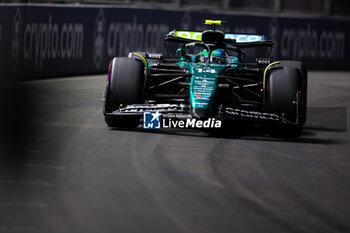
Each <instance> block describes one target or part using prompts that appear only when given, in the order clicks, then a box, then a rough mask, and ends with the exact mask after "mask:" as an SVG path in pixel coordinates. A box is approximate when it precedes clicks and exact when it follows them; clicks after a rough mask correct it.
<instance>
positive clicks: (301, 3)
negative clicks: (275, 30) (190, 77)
mask: <svg viewBox="0 0 350 233" xmlns="http://www.w3.org/2000/svg"><path fill="white" fill-rule="evenodd" d="M0 2H2V3H47V4H49V3H59V4H110V5H125V6H132V7H152V8H165V9H166V8H181V9H191V10H201V11H215V10H221V11H247V12H250V13H252V12H254V13H258V14H271V13H285V14H314V15H327V16H329V15H332V16H349V14H350V2H349V1H347V0H294V1H289V0H245V1H242V0H101V1H100V0H80V1H76V0H51V1H45V0H2V1H0Z"/></svg>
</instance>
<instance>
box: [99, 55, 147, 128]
mask: <svg viewBox="0 0 350 233" xmlns="http://www.w3.org/2000/svg"><path fill="white" fill-rule="evenodd" d="M108 75H109V79H108V81H107V85H106V92H105V102H104V115H105V121H106V124H107V125H108V126H110V127H137V125H138V124H139V121H140V118H139V117H133V116H123V115H119V116H110V115H108V113H112V112H114V111H116V110H118V109H119V108H120V107H123V106H126V105H128V104H143V103H144V96H143V91H144V81H145V76H144V65H143V64H142V62H140V61H139V60H136V59H132V58H124V57H117V58H114V59H113V60H112V62H111V67H110V70H109V74H108Z"/></svg>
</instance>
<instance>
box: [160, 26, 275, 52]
mask: <svg viewBox="0 0 350 233" xmlns="http://www.w3.org/2000/svg"><path fill="white" fill-rule="evenodd" d="M164 41H174V42H180V43H191V42H199V41H202V32H196V31H175V30H174V31H171V32H169V33H168V34H167V35H166V36H165V38H164ZM224 43H226V44H230V45H234V46H236V47H239V48H252V47H273V45H274V43H273V41H272V40H271V39H268V38H266V37H265V36H264V35H256V34H235V33H226V34H225V39H224Z"/></svg>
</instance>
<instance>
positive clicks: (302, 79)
mask: <svg viewBox="0 0 350 233" xmlns="http://www.w3.org/2000/svg"><path fill="white" fill-rule="evenodd" d="M306 88H307V70H306V67H305V65H303V64H302V63H301V62H292V61H284V62H283V61H282V62H281V63H280V65H276V66H274V68H273V69H272V70H271V71H270V72H269V75H268V78H267V87H266V101H265V102H266V104H267V106H266V108H267V111H268V112H269V113H272V114H276V115H278V116H281V117H282V118H284V119H285V120H286V122H285V124H283V125H278V126H274V127H272V128H271V130H270V134H271V135H272V136H277V137H298V136H300V135H301V132H302V128H303V125H304V124H305V121H306V105H307V103H306V101H307V100H306Z"/></svg>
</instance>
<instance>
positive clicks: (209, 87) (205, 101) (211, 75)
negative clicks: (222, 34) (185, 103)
mask: <svg viewBox="0 0 350 233" xmlns="http://www.w3.org/2000/svg"><path fill="white" fill-rule="evenodd" d="M178 64H179V65H180V66H182V67H185V68H187V69H188V71H189V72H190V73H191V74H192V77H191V82H190V103H191V106H192V107H193V108H196V109H208V108H209V107H210V105H211V102H212V100H213V97H214V94H215V91H216V88H217V83H218V79H219V75H221V74H222V73H223V72H224V71H225V70H226V68H227V67H229V66H231V67H233V68H237V66H238V65H237V63H235V64H230V63H228V64H224V65H221V64H211V63H194V62H185V61H180V62H178Z"/></svg>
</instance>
